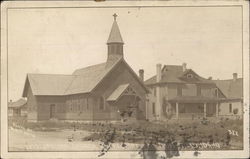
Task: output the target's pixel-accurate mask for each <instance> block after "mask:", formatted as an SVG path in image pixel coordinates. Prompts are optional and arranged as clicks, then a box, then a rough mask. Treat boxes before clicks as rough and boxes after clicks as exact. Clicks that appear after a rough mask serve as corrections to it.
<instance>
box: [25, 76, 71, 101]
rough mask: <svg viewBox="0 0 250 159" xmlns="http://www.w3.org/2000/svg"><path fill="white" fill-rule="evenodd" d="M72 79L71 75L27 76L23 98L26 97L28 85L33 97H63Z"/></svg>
mask: <svg viewBox="0 0 250 159" xmlns="http://www.w3.org/2000/svg"><path fill="white" fill-rule="evenodd" d="M74 78H75V76H73V75H58V74H28V75H27V79H26V82H25V88H24V92H23V97H26V96H27V88H28V87H27V85H28V83H29V85H30V87H31V90H32V93H33V95H64V92H65V91H66V89H67V88H68V86H69V85H70V83H71V82H72V81H73V80H74Z"/></svg>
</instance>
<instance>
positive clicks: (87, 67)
mask: <svg viewBox="0 0 250 159" xmlns="http://www.w3.org/2000/svg"><path fill="white" fill-rule="evenodd" d="M106 63H107V62H102V63H99V64H94V65H89V66H86V67H82V68H78V69H76V70H75V71H74V72H73V73H72V75H74V73H75V72H76V71H79V70H83V69H89V68H91V67H96V66H98V65H104V64H106Z"/></svg>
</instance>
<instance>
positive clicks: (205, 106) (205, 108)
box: [204, 103, 207, 118]
mask: <svg viewBox="0 0 250 159" xmlns="http://www.w3.org/2000/svg"><path fill="white" fill-rule="evenodd" d="M206 117H207V103H204V118H206Z"/></svg>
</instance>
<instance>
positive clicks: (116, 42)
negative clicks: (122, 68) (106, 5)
mask: <svg viewBox="0 0 250 159" xmlns="http://www.w3.org/2000/svg"><path fill="white" fill-rule="evenodd" d="M113 16H114V22H113V25H112V28H111V31H110V34H109V38H108V41H107V45H108V58H107V65H109V63H114V62H115V61H117V60H118V59H120V58H123V44H124V42H123V40H122V36H121V33H120V30H119V27H118V24H117V21H116V18H117V14H114V15H113Z"/></svg>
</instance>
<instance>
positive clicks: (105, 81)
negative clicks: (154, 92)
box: [92, 59, 148, 92]
mask: <svg viewBox="0 0 250 159" xmlns="http://www.w3.org/2000/svg"><path fill="white" fill-rule="evenodd" d="M122 70H127V71H128V72H129V73H130V75H131V77H132V78H133V79H134V81H136V83H137V84H138V85H139V86H140V87H141V88H142V89H143V90H144V91H145V92H148V89H147V88H146V87H145V85H144V84H143V82H142V81H141V80H140V79H139V77H138V76H137V74H136V73H135V72H134V71H133V70H132V68H131V67H130V66H129V65H128V64H127V63H126V61H125V60H124V59H121V60H120V61H119V63H117V64H116V65H115V66H114V67H113V68H112V70H110V71H109V72H108V73H107V74H106V75H105V77H104V78H103V79H102V80H101V81H100V82H99V83H98V84H97V85H96V87H95V88H94V89H93V90H92V91H94V90H96V89H97V88H98V87H102V85H107V84H109V83H110V81H111V79H109V78H112V77H111V76H117V75H118V73H119V72H122ZM113 73H115V75H112V74H113Z"/></svg>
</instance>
